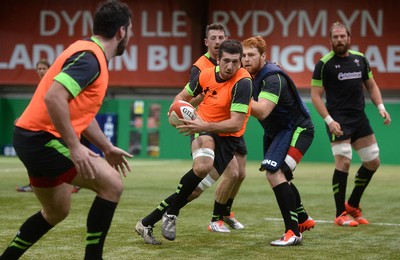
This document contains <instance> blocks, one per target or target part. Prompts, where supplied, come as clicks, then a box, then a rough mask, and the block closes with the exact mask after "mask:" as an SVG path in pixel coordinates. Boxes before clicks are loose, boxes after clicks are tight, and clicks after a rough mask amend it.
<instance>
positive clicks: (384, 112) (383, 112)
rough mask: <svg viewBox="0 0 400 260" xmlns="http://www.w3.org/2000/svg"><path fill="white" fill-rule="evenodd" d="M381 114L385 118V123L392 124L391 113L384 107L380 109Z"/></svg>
mask: <svg viewBox="0 0 400 260" xmlns="http://www.w3.org/2000/svg"><path fill="white" fill-rule="evenodd" d="M379 114H380V115H381V116H382V117H383V118H384V119H385V120H384V121H383V124H384V125H390V123H391V122H392V119H391V118H390V114H389V113H388V112H387V111H386V110H384V109H382V110H379Z"/></svg>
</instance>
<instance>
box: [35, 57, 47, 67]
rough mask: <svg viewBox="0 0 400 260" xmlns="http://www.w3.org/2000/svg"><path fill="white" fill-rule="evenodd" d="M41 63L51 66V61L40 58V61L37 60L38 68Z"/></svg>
mask: <svg viewBox="0 0 400 260" xmlns="http://www.w3.org/2000/svg"><path fill="white" fill-rule="evenodd" d="M39 64H43V65H44V66H46V67H47V68H50V63H49V62H48V61H47V60H46V59H40V60H39V61H38V62H36V68H37V67H38V66H39Z"/></svg>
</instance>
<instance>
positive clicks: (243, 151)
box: [236, 136, 247, 155]
mask: <svg viewBox="0 0 400 260" xmlns="http://www.w3.org/2000/svg"><path fill="white" fill-rule="evenodd" d="M236 153H238V154H241V155H247V147H246V141H245V140H244V137H243V136H242V137H240V142H239V145H238V146H237V148H236Z"/></svg>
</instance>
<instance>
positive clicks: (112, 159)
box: [104, 146, 133, 177]
mask: <svg viewBox="0 0 400 260" xmlns="http://www.w3.org/2000/svg"><path fill="white" fill-rule="evenodd" d="M104 156H105V158H106V160H107V162H108V163H109V164H110V165H111V166H112V167H113V168H114V169H115V170H117V171H118V172H119V173H122V174H123V175H124V177H126V171H129V172H130V171H131V168H130V166H129V163H128V161H127V160H126V157H128V158H132V157H133V155H132V154H130V153H127V152H125V151H124V150H122V149H120V148H118V147H115V146H113V148H112V149H111V150H109V151H106V152H104Z"/></svg>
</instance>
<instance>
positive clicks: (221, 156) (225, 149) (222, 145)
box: [198, 132, 247, 175]
mask: <svg viewBox="0 0 400 260" xmlns="http://www.w3.org/2000/svg"><path fill="white" fill-rule="evenodd" d="M201 135H208V136H211V137H212V138H213V139H214V142H215V151H214V153H215V157H214V168H215V169H216V170H217V172H218V174H219V175H221V174H222V173H223V172H224V170H225V169H226V167H227V166H228V164H229V163H230V162H231V160H232V158H233V156H234V154H235V152H238V146H239V143H240V142H241V138H242V137H234V136H219V135H218V134H214V133H208V132H203V133H200V134H199V135H198V136H201ZM243 142H244V139H243ZM242 148H243V146H242ZM246 151H247V149H246Z"/></svg>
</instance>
